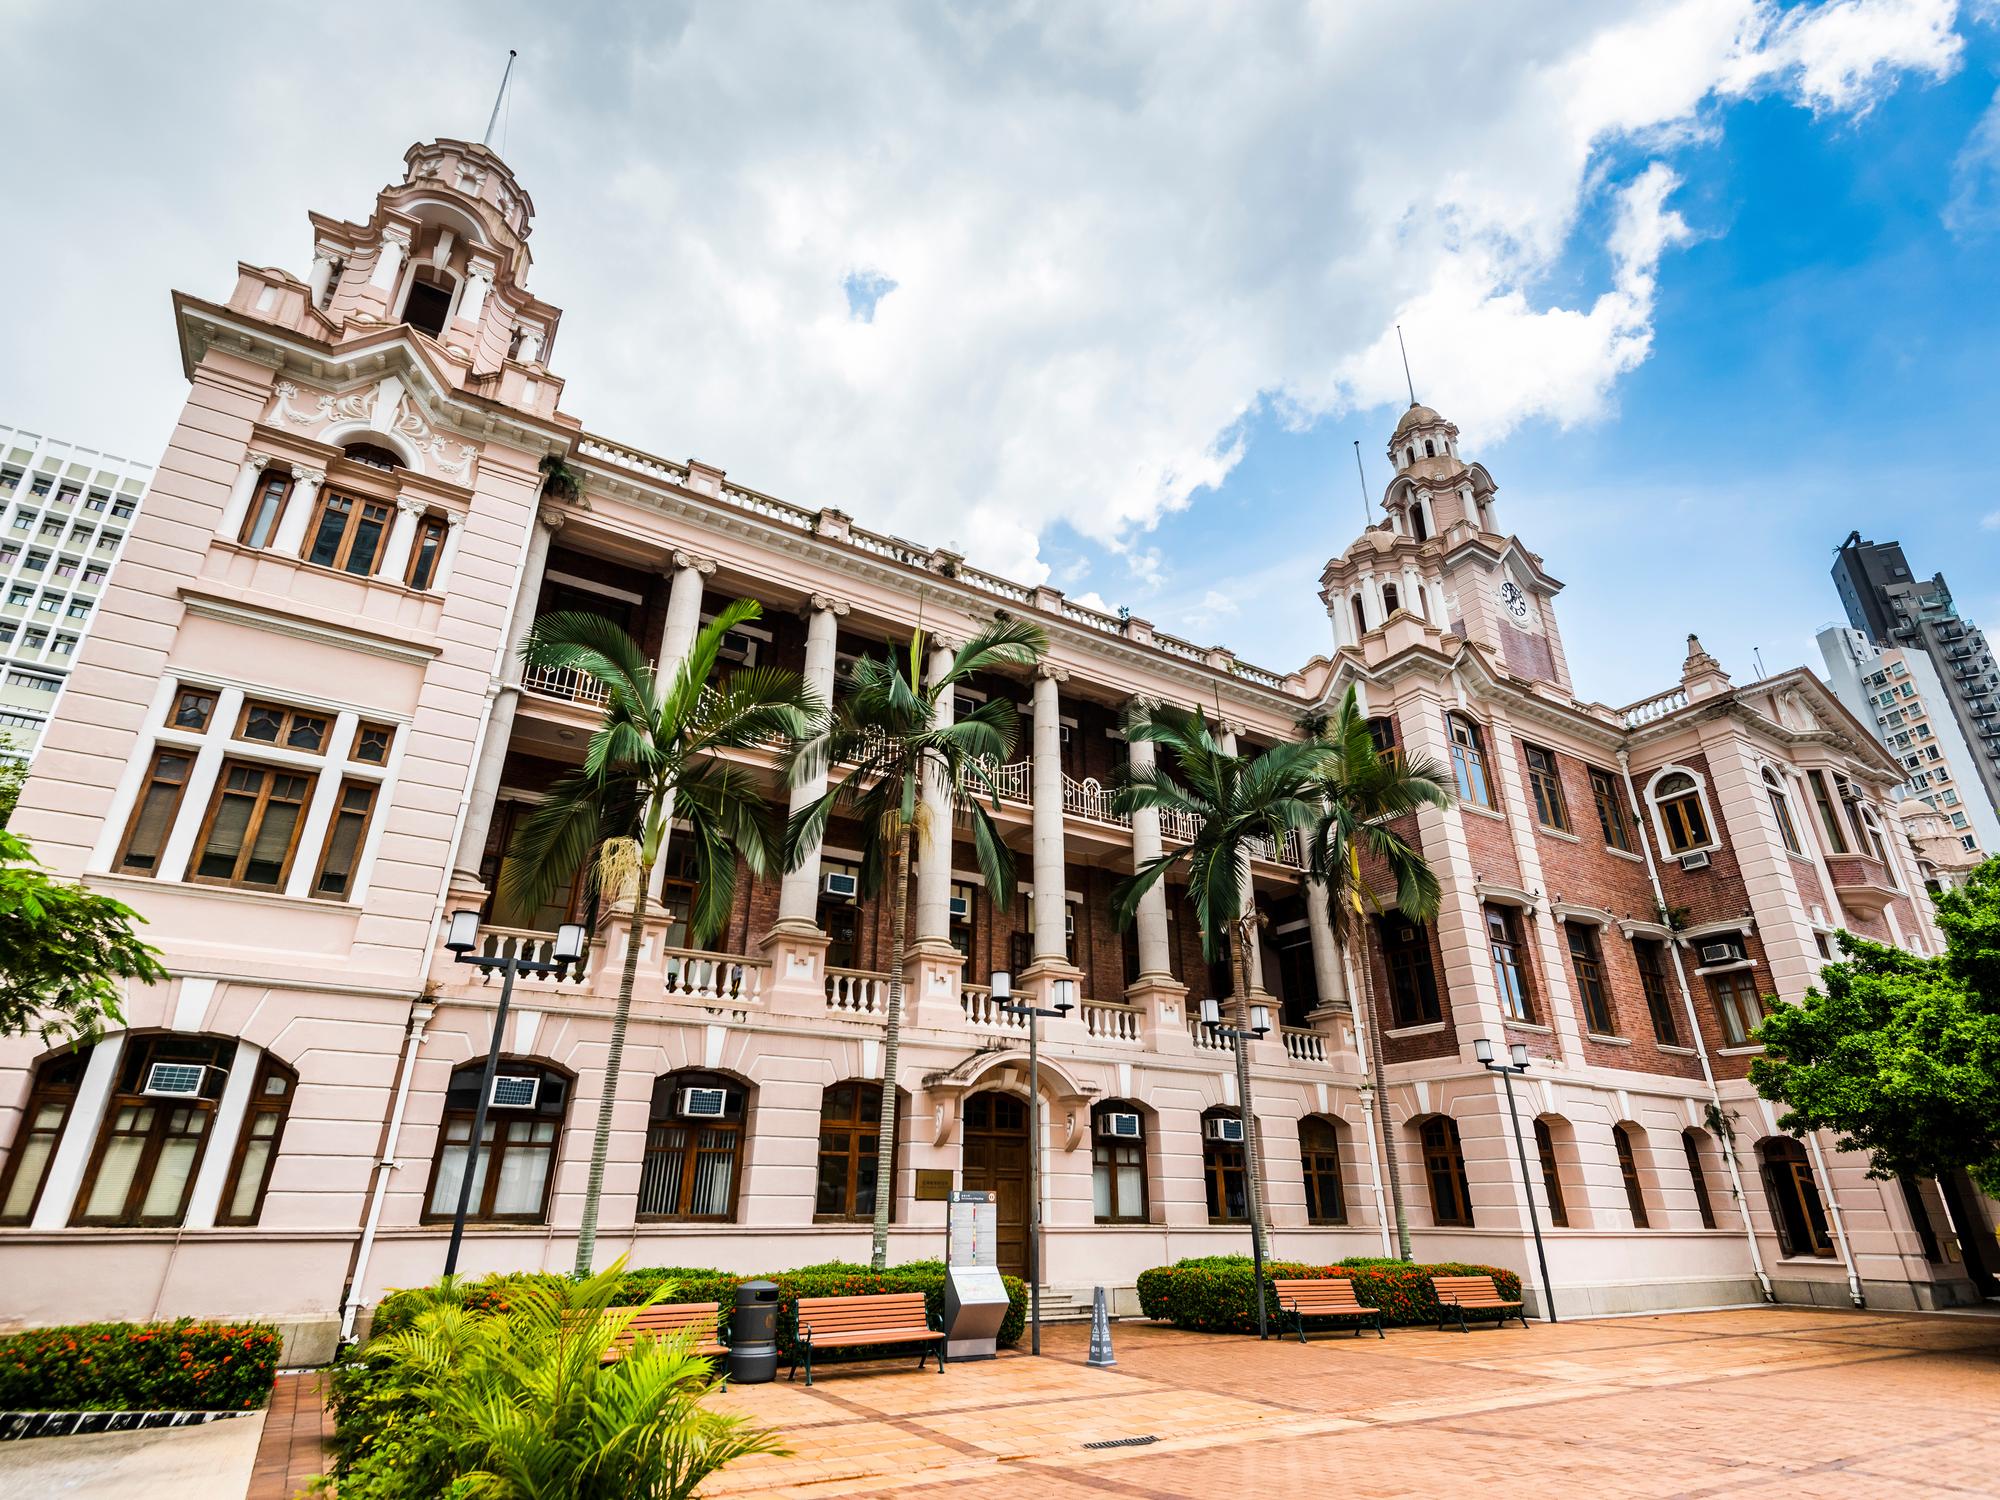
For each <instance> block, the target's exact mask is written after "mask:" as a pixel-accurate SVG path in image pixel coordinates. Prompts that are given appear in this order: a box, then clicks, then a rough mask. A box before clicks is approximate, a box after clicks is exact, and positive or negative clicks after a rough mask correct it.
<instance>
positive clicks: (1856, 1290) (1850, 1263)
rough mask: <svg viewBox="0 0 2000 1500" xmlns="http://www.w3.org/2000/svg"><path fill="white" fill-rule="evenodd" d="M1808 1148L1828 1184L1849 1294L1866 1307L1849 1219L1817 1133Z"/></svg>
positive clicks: (1830, 1211)
mask: <svg viewBox="0 0 2000 1500" xmlns="http://www.w3.org/2000/svg"><path fill="white" fill-rule="evenodd" d="M1806 1150H1808V1151H1810V1152H1811V1153H1812V1162H1813V1171H1814V1172H1815V1173H1816V1174H1817V1175H1818V1177H1819V1180H1820V1181H1821V1182H1823V1183H1825V1184H1826V1191H1825V1193H1824V1194H1823V1195H1822V1196H1824V1197H1825V1199H1826V1211H1827V1214H1828V1215H1829V1217H1831V1218H1832V1220H1833V1237H1834V1239H1836V1240H1837V1241H1839V1242H1840V1263H1841V1264H1842V1265H1843V1266H1845V1267H1846V1268H1847V1296H1848V1299H1849V1300H1850V1301H1851V1302H1853V1304H1854V1305H1855V1306H1856V1307H1866V1306H1867V1305H1868V1298H1867V1297H1866V1296H1865V1295H1864V1294H1863V1293H1862V1290H1861V1278H1860V1277H1859V1276H1857V1275H1856V1274H1855V1272H1854V1248H1853V1246H1851V1245H1849V1244H1848V1243H1847V1220H1846V1218H1845V1217H1844V1216H1843V1215H1842V1214H1841V1212H1840V1195H1839V1194H1838V1193H1836V1192H1835V1191H1834V1190H1833V1178H1832V1177H1831V1176H1829V1175H1828V1173H1827V1170H1826V1157H1825V1156H1824V1155H1822V1154H1821V1152H1820V1149H1819V1136H1818V1135H1817V1134H1813V1135H1809V1136H1807V1137H1806Z"/></svg>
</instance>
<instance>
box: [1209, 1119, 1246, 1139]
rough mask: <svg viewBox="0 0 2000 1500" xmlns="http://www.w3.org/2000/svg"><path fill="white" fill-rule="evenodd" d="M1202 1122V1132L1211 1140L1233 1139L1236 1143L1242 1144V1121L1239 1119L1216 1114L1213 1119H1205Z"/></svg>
mask: <svg viewBox="0 0 2000 1500" xmlns="http://www.w3.org/2000/svg"><path fill="white" fill-rule="evenodd" d="M1202 1123H1203V1130H1202V1133H1203V1134H1204V1135H1206V1136H1207V1137H1208V1138H1209V1139H1210V1140H1211V1141H1233V1142H1235V1143H1236V1144H1238V1145H1241V1144H1242V1141H1243V1122H1242V1121H1241V1120H1232V1119H1230V1118H1228V1117H1227V1116H1218V1117H1217V1118H1215V1119H1213V1120H1205V1121H1203V1122H1202Z"/></svg>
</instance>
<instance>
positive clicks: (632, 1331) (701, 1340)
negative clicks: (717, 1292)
mask: <svg viewBox="0 0 2000 1500" xmlns="http://www.w3.org/2000/svg"><path fill="white" fill-rule="evenodd" d="M721 1317H722V1309H721V1308H720V1307H719V1306H717V1304H715V1303H713V1302H662V1303H655V1304H654V1305H653V1306H652V1307H647V1308H642V1309H640V1311H639V1312H638V1313H636V1314H635V1315H634V1316H633V1318H632V1321H631V1322H630V1323H627V1324H626V1325H625V1331H624V1332H623V1333H621V1334H619V1335H618V1337H617V1338H615V1339H613V1340H612V1341H611V1346H610V1347H609V1348H607V1349H606V1350H605V1351H604V1358H603V1360H602V1361H601V1362H602V1363H604V1364H607V1365H608V1364H613V1363H615V1362H616V1361H618V1360H619V1359H622V1358H623V1357H624V1356H625V1353H626V1351H627V1350H629V1349H630V1348H631V1347H632V1346H633V1345H634V1344H636V1343H637V1342H638V1341H639V1340H640V1339H658V1340H665V1339H668V1338H671V1337H673V1335H675V1334H677V1333H681V1332H683V1331H685V1330H688V1329H692V1330H693V1331H694V1346H693V1348H692V1350H691V1351H690V1352H692V1353H694V1354H699V1355H701V1356H702V1357H704V1358H706V1359H719V1358H721V1357H722V1356H723V1355H725V1354H727V1353H728V1352H729V1346H728V1345H727V1344H725V1343H723V1342H722V1335H721V1334H720V1333H719V1332H718V1331H717V1326H716V1325H717V1324H718V1323H719V1322H720V1321H721Z"/></svg>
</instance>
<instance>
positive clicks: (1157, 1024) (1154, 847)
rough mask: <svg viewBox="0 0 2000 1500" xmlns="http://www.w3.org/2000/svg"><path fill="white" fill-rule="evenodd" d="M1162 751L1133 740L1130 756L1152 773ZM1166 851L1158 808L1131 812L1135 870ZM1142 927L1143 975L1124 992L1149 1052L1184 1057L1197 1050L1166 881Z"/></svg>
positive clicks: (1145, 904) (1149, 901)
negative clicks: (1138, 1014)
mask: <svg viewBox="0 0 2000 1500" xmlns="http://www.w3.org/2000/svg"><path fill="white" fill-rule="evenodd" d="M1157 748H1158V747H1157V746H1155V745H1154V744H1153V742H1152V741H1151V740H1130V741H1127V743H1126V756H1127V759H1128V760H1129V761H1130V763H1131V766H1132V769H1133V771H1135V772H1138V771H1147V770H1151V769H1152V767H1153V766H1154V764H1155V762H1156V756H1155V753H1154V752H1155V750H1156V749H1157ZM1164 852H1165V841H1164V840H1163V839H1162V838H1161V837H1160V812H1159V809H1158V808H1154V807H1144V808H1135V809H1134V810H1133V813H1132V868H1133V869H1134V870H1137V869H1139V868H1140V867H1141V866H1143V865H1145V864H1147V863H1148V862H1149V861H1151V860H1154V859H1157V858H1159V856H1160V855H1161V854H1162V853H1164ZM1133 925H1134V926H1135V927H1136V928H1137V929H1138V940H1139V977H1138V978H1137V979H1136V980H1134V981H1133V982H1132V983H1131V985H1129V986H1128V987H1127V988H1126V991H1125V998H1126V1000H1127V1001H1128V1002H1129V1003H1131V1004H1133V1005H1136V1006H1139V1007H1140V1008H1141V1009H1142V1010H1143V1011H1144V1016H1143V1018H1142V1020H1141V1022H1140V1024H1141V1026H1142V1027H1143V1028H1144V1030H1143V1035H1144V1038H1145V1043H1146V1050H1147V1051H1149V1052H1169V1053H1185V1052H1191V1051H1193V1050H1194V1046H1193V1043H1192V1042H1191V1041H1190V1040H1189V1038H1188V1030H1187V1022H1186V1019H1185V1016H1186V1002H1187V986H1186V985H1184V984H1182V983H1181V982H1180V981H1179V980H1178V979H1176V978H1175V977H1174V959H1173V951H1172V949H1171V948H1170V947H1169V945H1168V941H1167V884H1166V881H1165V880H1164V879H1162V880H1161V881H1160V883H1159V884H1157V885H1155V886H1154V887H1153V888H1152V889H1151V890H1150V891H1148V892H1146V894H1145V896H1144V898H1143V899H1141V901H1140V902H1139V910H1138V911H1137V912H1136V913H1135V914H1134V916H1133Z"/></svg>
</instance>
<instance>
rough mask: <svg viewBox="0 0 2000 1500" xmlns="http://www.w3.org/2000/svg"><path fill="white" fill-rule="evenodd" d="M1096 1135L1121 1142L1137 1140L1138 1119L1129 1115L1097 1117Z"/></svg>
mask: <svg viewBox="0 0 2000 1500" xmlns="http://www.w3.org/2000/svg"><path fill="white" fill-rule="evenodd" d="M1097 1133H1098V1134H1099V1135H1112V1136H1116V1137H1118V1139H1120V1140H1123V1141H1136V1140H1138V1139H1139V1117H1138V1116H1137V1115H1131V1114H1103V1115H1099V1116H1098V1117H1097Z"/></svg>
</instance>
